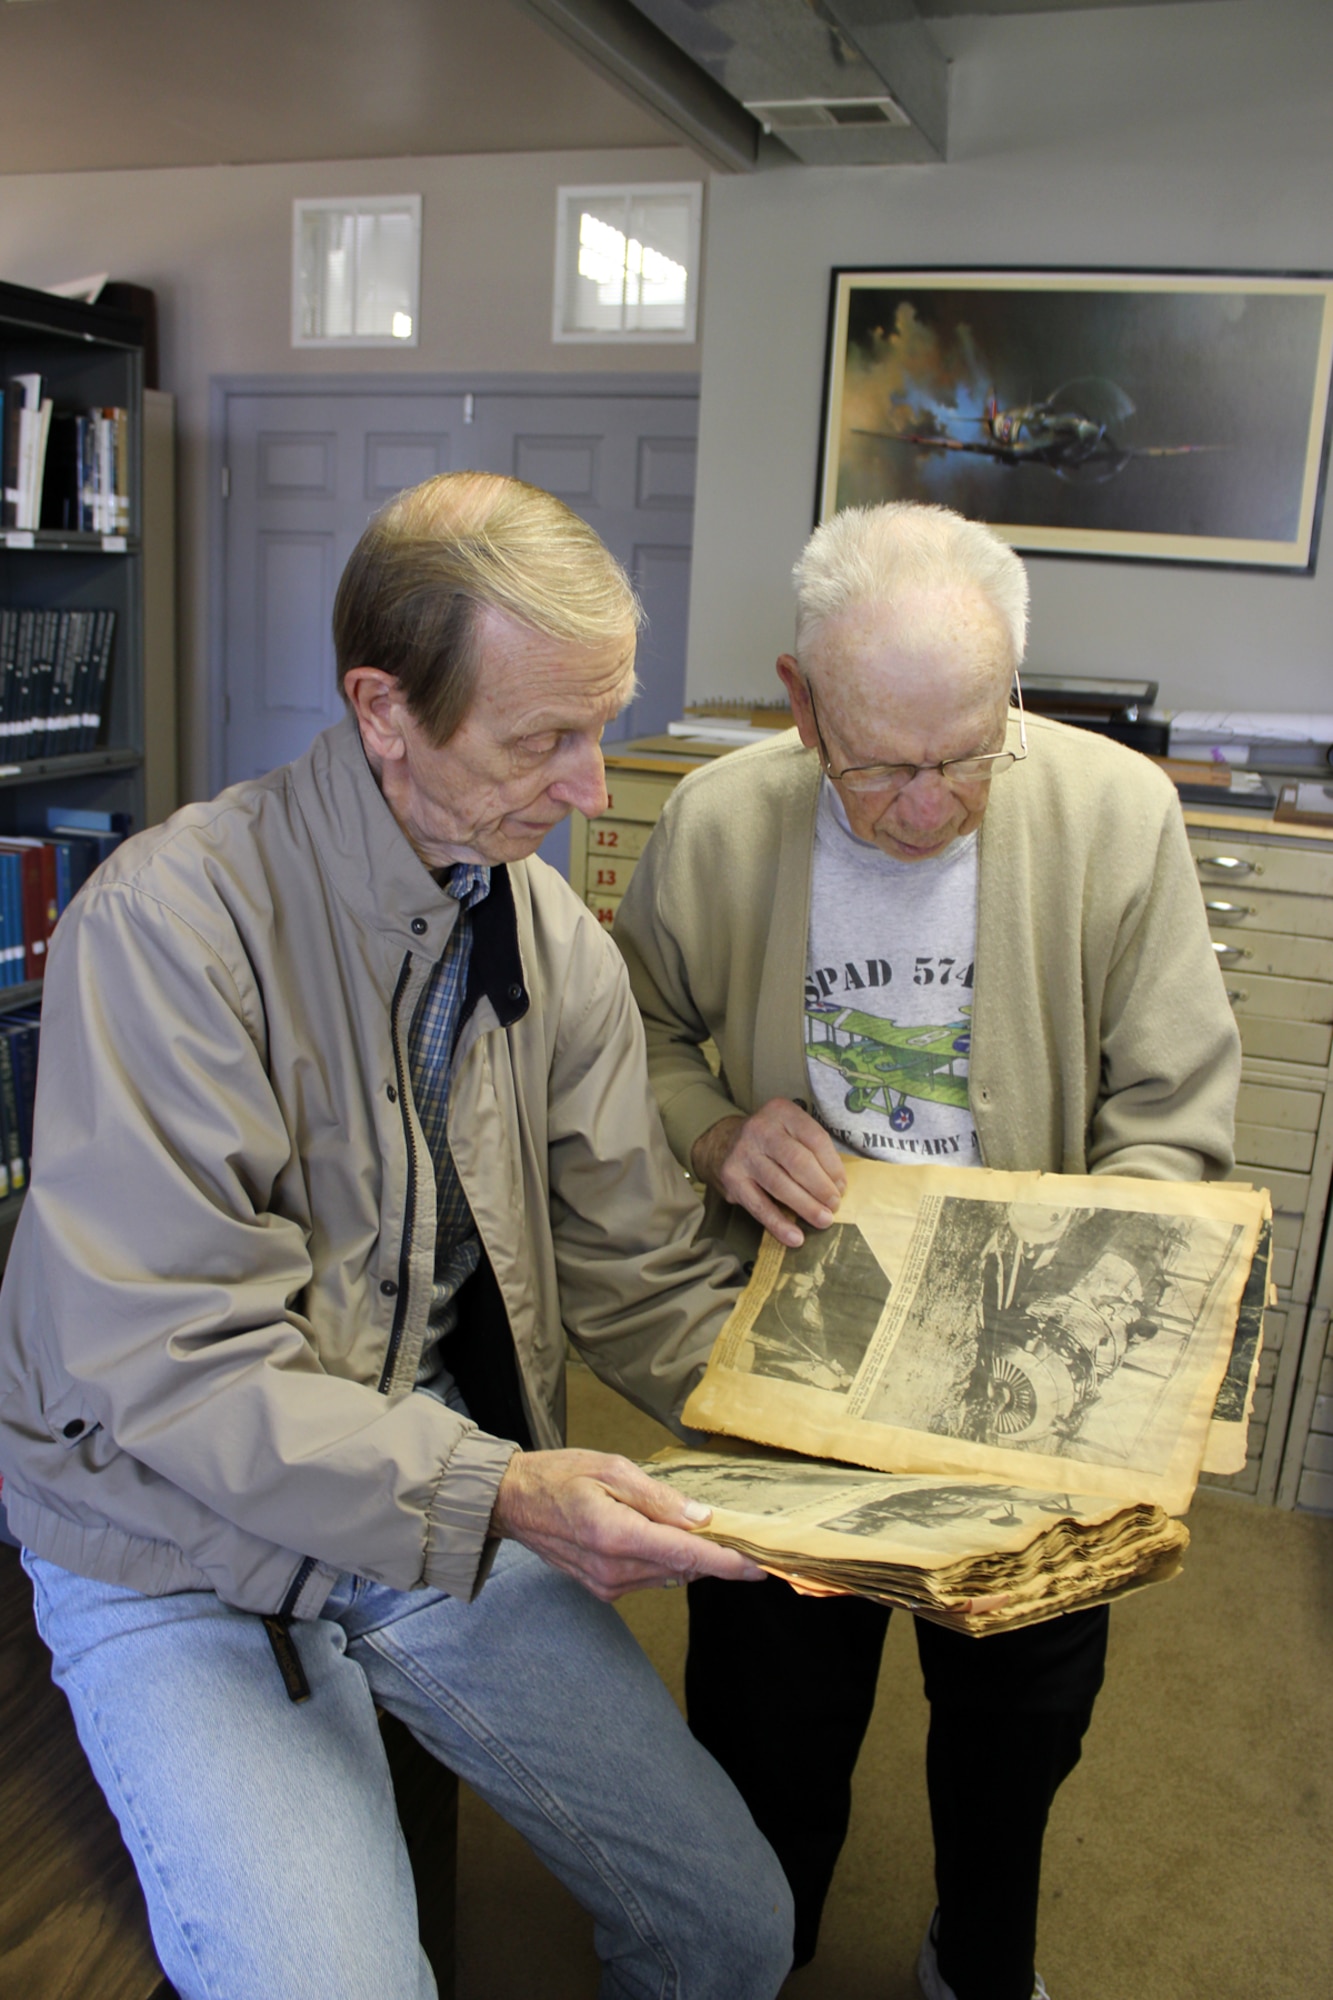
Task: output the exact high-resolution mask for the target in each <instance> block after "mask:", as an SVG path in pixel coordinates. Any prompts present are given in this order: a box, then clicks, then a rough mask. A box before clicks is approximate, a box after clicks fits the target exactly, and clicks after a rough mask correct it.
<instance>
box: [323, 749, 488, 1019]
mask: <svg viewBox="0 0 1333 2000" xmlns="http://www.w3.org/2000/svg"><path fill="white" fill-rule="evenodd" d="M291 782H292V787H293V789H294V791H295V793H296V799H297V803H298V805H299V806H300V809H301V814H302V816H303V818H304V819H305V821H306V823H307V825H308V826H309V828H310V833H311V837H312V839H313V841H314V843H315V851H316V853H317V854H318V855H319V858H320V865H321V867H322V869H323V872H324V874H325V877H326V878H327V880H328V881H329V882H330V883H331V884H332V886H333V889H334V891H335V893H336V894H337V895H338V897H339V898H340V900H341V901H342V902H343V903H345V904H346V906H347V907H348V909H350V910H351V912H352V914H353V915H354V916H355V918H356V919H357V921H358V923H360V924H363V925H365V926H366V927H367V928H368V929H370V930H373V931H377V932H378V933H379V934H380V935H381V936H383V937H385V938H387V939H389V940H390V942H391V943H393V944H394V945H396V946H399V947H401V949H402V950H403V951H405V952H408V951H410V952H413V953H415V954H416V955H417V956H419V957H423V958H428V959H433V958H435V957H438V955H439V953H440V952H441V951H442V950H443V949H444V945H445V941H446V940H447V938H448V936H449V933H450V931H451V930H452V929H453V926H454V924H455V923H456V922H457V921H458V904H457V903H456V902H455V900H454V898H453V897H452V896H451V895H449V893H448V892H447V890H444V889H442V888H441V887H440V885H439V884H438V882H436V880H435V877H434V876H433V875H432V874H431V872H430V870H429V869H428V868H427V867H426V866H425V864H424V862H423V861H422V860H421V858H420V857H419V855H418V854H417V853H416V851H415V849H414V848H413V846H412V844H411V842H410V841H409V840H408V838H407V836H406V834H404V832H403V830H402V828H401V827H400V826H399V824H398V822H397V820H396V819H395V818H394V816H393V814H392V813H391V812H390V810H389V808H388V806H387V805H386V803H385V800H384V795H383V793H382V792H381V791H380V788H379V786H378V785H377V784H376V782H375V774H374V772H373V771H372V770H371V768H370V765H369V763H368V761H367V759H366V752H365V746H364V745H363V743H362V741H361V731H360V730H359V729H358V728H357V726H356V720H355V718H354V717H353V716H351V715H345V716H344V717H343V719H342V721H341V722H337V723H335V724H334V725H333V727H332V729H326V730H325V731H324V733H323V734H322V735H321V736H317V737H316V738H315V740H314V742H313V743H312V744H311V746H310V748H309V750H307V751H306V753H305V755H304V757H300V758H298V759H297V761H296V762H295V763H294V764H293V765H292V766H291ZM471 921H472V933H473V950H472V958H471V961H470V965H469V977H468V990H467V996H466V999H465V1002H464V1008H463V1014H464V1018H466V1017H467V1016H468V1015H469V1014H470V1013H471V1012H472V1011H473V1008H474V1007H475V1006H476V1004H477V1002H478V1001H479V1000H480V999H481V998H482V997H483V996H485V997H486V998H487V999H489V1000H490V1002H491V1004H492V1006H493V1007H494V1009H495V1013H496V1016H497V1018H498V1019H499V1021H500V1023H501V1024H502V1025H503V1026H507V1025H508V1024H509V1023H510V1022H511V1021H514V1020H517V1019H518V1017H519V1016H520V1015H521V1014H523V1013H525V1012H526V1011H527V1005H528V995H527V987H526V981H525V979H524V976H523V963H522V959H521V956H520V953H519V943H518V925H517V919H516V916H515V911H514V892H513V886H512V884H511V882H510V880H509V873H508V870H507V868H505V867H504V866H503V865H500V866H495V867H492V869H491V887H490V893H489V895H487V896H485V897H484V898H483V899H482V901H481V902H479V903H478V904H477V905H476V907H475V908H474V909H473V911H472V913H471ZM421 926H424V928H420V927H421Z"/></svg>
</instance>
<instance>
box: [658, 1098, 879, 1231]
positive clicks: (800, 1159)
mask: <svg viewBox="0 0 1333 2000" xmlns="http://www.w3.org/2000/svg"><path fill="white" fill-rule="evenodd" d="M690 1165H691V1166H692V1167H693V1169H694V1172H695V1174H696V1175H697V1177H698V1178H699V1179H700V1180H701V1181H703V1182H705V1183H706V1184H707V1186H709V1187H711V1188H715V1189H716V1190H717V1192H718V1193H719V1194H721V1195H725V1196H726V1198H727V1200H728V1201H731V1202H735V1203H736V1204H737V1205H738V1207H740V1208H744V1209H747V1210H748V1211H749V1213H750V1214H751V1215H752V1216H753V1217H754V1219H755V1221H756V1222H760V1223H762V1224H763V1226H764V1228H765V1229H767V1230H768V1232H769V1234H770V1235H771V1236H776V1237H777V1239H778V1242H779V1243H785V1244H786V1245H787V1247H788V1249H789V1250H799V1249H800V1247H801V1245H802V1243H804V1241H805V1237H804V1236H803V1234H802V1233H801V1230H800V1229H799V1228H798V1226H797V1220H798V1219H799V1221H801V1222H808V1223H810V1225H811V1226H812V1227H813V1228H815V1229H827V1228H828V1226H829V1224H830V1222H832V1220H833V1212H834V1210H835V1209H836V1208H837V1206H838V1203H839V1202H840V1201H841V1200H842V1192H843V1189H844V1188H845V1187H846V1185H847V1176H846V1174H845V1173H844V1171H843V1165H842V1160H841V1159H840V1157H839V1155H838V1149H837V1147H836V1146H835V1145H834V1143H833V1141H832V1139H830V1138H829V1135H828V1133H827V1132H826V1131H825V1130H824V1128H823V1126H822V1125H820V1124H818V1123H817V1122H816V1121H815V1120H814V1119H813V1118H812V1117H811V1116H810V1115H809V1113H808V1112H806V1111H802V1110H801V1108H800V1106H799V1105H798V1104H793V1103H792V1102H791V1100H790V1099H789V1098H786V1097H771V1098H770V1099H769V1101H768V1103H767V1104H761V1105H760V1107H759V1109H758V1110H757V1111H753V1112H751V1114H750V1116H749V1117H748V1118H742V1117H741V1115H740V1113H739V1112H737V1113H736V1115H735V1116H734V1117H732V1118H720V1119H719V1120H718V1122H717V1124H716V1125H710V1126H709V1128H708V1130H707V1131H706V1132H703V1133H701V1134H700V1136H699V1137H698V1138H697V1139H696V1140H695V1142H694V1147H693V1150H692V1152H691V1154H690Z"/></svg>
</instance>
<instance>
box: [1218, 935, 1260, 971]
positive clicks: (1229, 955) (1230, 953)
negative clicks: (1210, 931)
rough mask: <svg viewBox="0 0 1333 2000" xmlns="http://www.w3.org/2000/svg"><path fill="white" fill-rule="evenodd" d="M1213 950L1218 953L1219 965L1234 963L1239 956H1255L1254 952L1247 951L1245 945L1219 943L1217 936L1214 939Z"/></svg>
mask: <svg viewBox="0 0 1333 2000" xmlns="http://www.w3.org/2000/svg"><path fill="white" fill-rule="evenodd" d="M1213 950H1214V951H1215V952H1216V953H1217V962H1218V964H1219V965H1234V964H1235V963H1236V960H1237V959H1239V958H1253V957H1254V953H1253V952H1252V951H1246V950H1245V948H1244V946H1243V945H1239V944H1219V943H1218V942H1217V939H1216V938H1214V939H1213Z"/></svg>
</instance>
